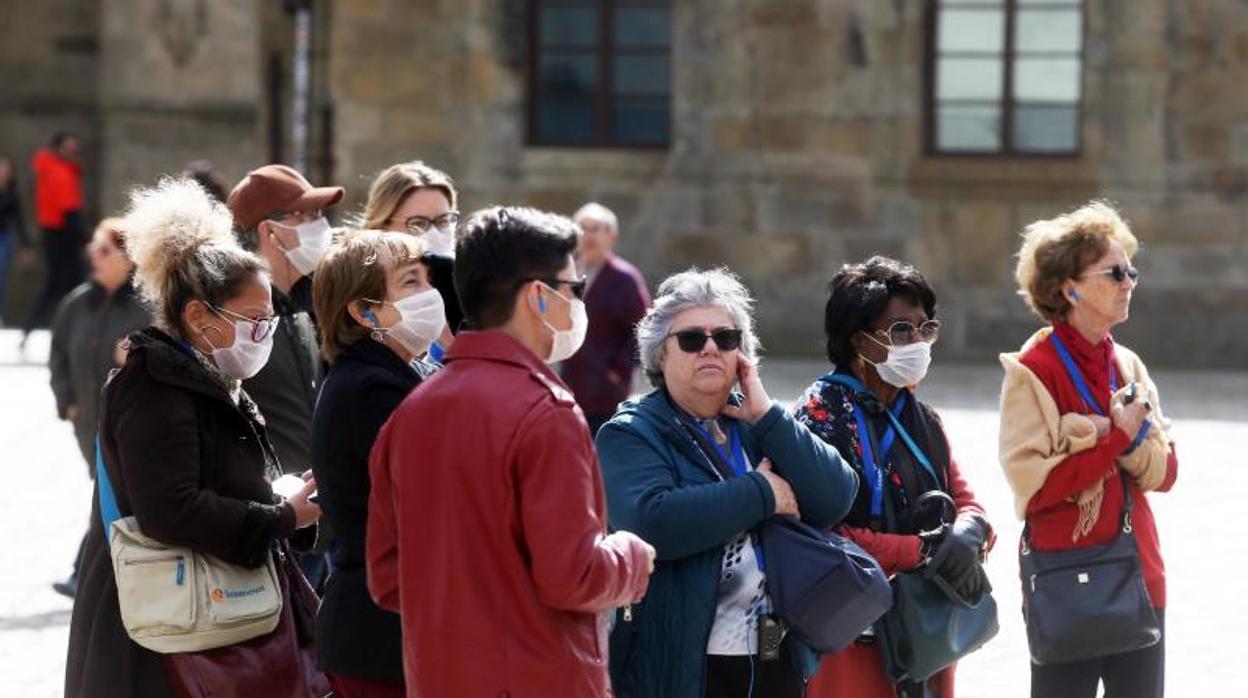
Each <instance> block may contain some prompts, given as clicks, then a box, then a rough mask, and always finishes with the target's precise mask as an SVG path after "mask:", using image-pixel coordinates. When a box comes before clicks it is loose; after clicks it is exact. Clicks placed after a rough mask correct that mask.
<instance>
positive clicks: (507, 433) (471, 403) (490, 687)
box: [367, 207, 654, 698]
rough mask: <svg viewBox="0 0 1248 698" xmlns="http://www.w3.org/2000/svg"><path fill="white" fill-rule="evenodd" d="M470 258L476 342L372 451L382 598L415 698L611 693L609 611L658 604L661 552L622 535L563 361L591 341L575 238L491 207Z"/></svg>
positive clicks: (469, 336) (371, 527)
mask: <svg viewBox="0 0 1248 698" xmlns="http://www.w3.org/2000/svg"><path fill="white" fill-rule="evenodd" d="M457 247H458V250H457V252H458V258H457V263H456V266H455V286H456V288H458V289H459V291H460V296H459V297H460V302H461V303H462V304H463V309H464V314H465V316H466V317H467V319H468V322H469V323H471V326H472V327H473V331H471V332H462V333H460V334H459V335H458V336H457V337H456V338H455V343H454V345H452V347H451V350H450V352H449V353H448V354H447V356H446V368H444V369H442V370H441V371H439V372H438V373H436V374H434V375H433V376H432V377H430V378H429V379H428V380H426V381H425V382H424V383H423V384H422V385H421V386H420V388H419V389H417V390H416V391H415V392H414V393H412V395H411V396H410V397H409V398H407V399H406V400H405V401H404V402H403V404H401V405H400V406H399V408H398V409H397V410H395V412H394V414H393V415H392V416H391V417H390V420H389V421H388V422H387V423H386V425H385V426H384V427H383V428H382V430H381V434H380V435H379V436H378V437H377V442H376V444H374V446H373V451H372V455H371V460H370V463H369V472H370V474H371V477H372V491H371V495H370V499H369V505H368V536H367V542H368V585H369V591H370V592H371V593H372V596H373V599H374V600H375V601H376V602H377V603H378V605H380V606H381V607H382V608H388V609H390V610H394V611H399V612H400V614H401V615H402V623H403V653H404V669H405V672H406V684H407V694H408V695H409V696H499V695H510V696H513V697H514V698H538V697H545V696H568V697H569V698H573V697H584V698H589V697H590V696H593V697H599V696H605V695H608V693H609V690H610V689H609V686H608V680H607V667H606V661H607V657H606V647H607V638H606V625H605V624H604V623H603V622H602V615H601V614H602V612H603V611H606V610H607V609H609V608H612V607H614V606H619V605H621V604H626V603H634V602H636V601H638V600H639V599H640V598H641V597H642V595H644V594H645V592H646V586H647V583H648V580H649V576H650V570H651V567H652V565H653V560H654V549H653V548H652V547H650V545H648V544H647V543H645V542H644V541H642V540H641V539H640V538H638V537H637V536H635V535H633V534H631V533H628V532H627V531H617V532H615V533H611V534H608V533H607V522H606V511H605V504H604V499H603V490H602V476H601V474H600V472H599V470H598V462H597V458H596V457H595V456H594V449H593V444H592V443H591V442H590V437H589V430H588V428H587V427H586V425H585V420H584V418H583V417H582V416H581V412H580V409H579V408H578V407H577V406H576V402H575V401H574V400H573V399H572V395H571V393H569V392H568V390H567V388H566V387H565V386H564V384H563V382H562V381H560V380H559V378H558V376H556V375H555V374H554V372H553V371H551V369H550V367H549V366H548V364H550V363H553V362H556V361H562V360H564V359H567V358H568V357H569V356H571V355H572V354H574V353H575V352H576V350H577V349H578V348H580V344H581V341H582V340H583V339H584V336H585V334H584V332H585V310H584V306H583V304H582V301H581V300H580V296H581V295H582V293H583V291H584V281H583V280H581V279H580V278H578V277H577V276H576V265H575V264H574V263H573V260H572V253H573V251H574V250H575V248H576V229H575V227H574V225H573V223H572V222H571V221H569V220H568V219H566V218H563V217H560V216H555V215H552V214H548V213H542V212H539V211H536V210H533V209H527V208H512V207H504V208H493V209H487V210H484V211H480V212H478V213H477V214H475V215H474V216H473V217H472V218H471V219H470V220H469V221H468V223H467V225H466V227H465V229H464V231H463V234H462V235H461V237H460V239H459V243H458V245H457Z"/></svg>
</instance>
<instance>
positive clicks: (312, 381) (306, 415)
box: [226, 165, 343, 589]
mask: <svg viewBox="0 0 1248 698" xmlns="http://www.w3.org/2000/svg"><path fill="white" fill-rule="evenodd" d="M342 196H343V189H342V187H313V186H312V185H311V184H309V183H308V180H306V179H304V177H303V175H301V174H299V173H298V172H296V171H295V170H293V169H291V168H290V167H287V166H285V165H265V166H264V167H261V168H258V169H256V170H252V171H251V172H250V173H248V174H247V176H245V177H243V179H242V181H240V182H239V183H238V184H237V185H236V186H235V187H234V191H232V192H230V196H229V199H228V200H227V202H226V203H227V205H228V206H229V208H230V213H231V214H233V216H234V227H235V229H236V230H237V231H238V234H239V239H240V241H241V242H242V244H243V246H244V247H246V248H248V249H251V250H254V251H256V252H257V253H258V254H259V255H260V256H261V257H263V258H264V260H265V262H267V263H268V265H269V273H270V274H271V275H272V282H273V312H274V315H275V316H276V317H278V318H280V322H279V323H278V325H277V329H276V331H275V332H274V333H273V352H272V354H271V355H270V357H269V362H268V363H267V364H265V366H264V368H263V369H261V370H260V372H259V373H257V374H256V375H255V376H253V377H252V378H249V379H247V380H245V381H243V388H244V389H245V390H246V391H247V394H248V395H250V396H251V398H252V399H253V400H255V401H256V405H258V406H259V407H260V413H261V414H262V415H263V416H264V420H265V428H266V430H267V431H268V436H269V440H270V441H271V442H272V443H273V448H274V450H276V451H277V457H278V459H279V461H280V462H281V464H282V470H283V471H285V472H287V473H296V474H297V473H302V472H303V471H305V470H307V469H309V468H310V467H311V466H312V410H313V408H314V407H315V406H316V392H317V389H318V388H319V386H320V383H321V377H322V363H321V358H320V353H319V350H318V347H319V338H318V337H319V333H318V331H317V327H316V317H315V315H314V313H313V311H312V272H313V271H314V270H315V269H316V265H317V263H318V262H320V261H321V257H323V256H324V255H325V252H326V251H327V250H328V249H329V245H330V241H331V240H330V238H331V232H330V227H329V221H327V220H326V219H325V214H324V209H326V208H328V207H330V206H333V205H334V204H337V203H338V202H339V201H341V200H342ZM318 547H320V546H319V545H318ZM303 558H304V559H303V567H304V572H305V573H307V575H308V580H309V581H311V582H312V585H313V586H315V587H317V588H318V589H319V588H320V584H321V582H322V581H323V578H324V563H323V556H321V555H307V556H303Z"/></svg>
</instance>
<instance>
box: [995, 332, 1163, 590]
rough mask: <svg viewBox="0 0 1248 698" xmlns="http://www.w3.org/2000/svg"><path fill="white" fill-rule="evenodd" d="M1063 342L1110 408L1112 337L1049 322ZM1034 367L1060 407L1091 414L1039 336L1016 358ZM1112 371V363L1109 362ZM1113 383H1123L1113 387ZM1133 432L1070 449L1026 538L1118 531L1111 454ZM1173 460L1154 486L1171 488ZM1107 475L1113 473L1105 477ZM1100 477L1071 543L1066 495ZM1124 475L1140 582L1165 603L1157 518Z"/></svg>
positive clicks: (1063, 543) (1118, 500)
mask: <svg viewBox="0 0 1248 698" xmlns="http://www.w3.org/2000/svg"><path fill="white" fill-rule="evenodd" d="M1053 331H1054V332H1057V333H1058V336H1059V337H1060V338H1061V340H1062V343H1063V344H1064V345H1065V346H1066V348H1067V350H1068V351H1069V352H1070V355H1071V357H1072V358H1073V359H1074V361H1075V364H1076V365H1077V366H1078V367H1079V370H1080V371H1081V372H1082V373H1083V376H1084V379H1085V380H1086V381H1087V383H1088V390H1089V391H1090V392H1091V393H1092V396H1093V397H1094V398H1096V399H1097V400H1098V401H1099V402H1100V408H1101V410H1102V411H1104V413H1105V414H1106V415H1108V414H1109V411H1108V408H1109V397H1110V395H1111V391H1110V379H1109V366H1110V362H1111V361H1112V360H1113V358H1114V341H1113V339H1112V338H1106V339H1105V340H1104V341H1102V342H1101V343H1099V344H1097V345H1095V346H1094V345H1093V344H1092V343H1091V342H1089V341H1088V340H1087V339H1084V337H1083V335H1081V334H1079V332H1077V331H1076V330H1074V329H1073V328H1072V327H1071V326H1070V325H1067V324H1065V323H1061V322H1058V323H1054V324H1053ZM1019 361H1020V362H1022V364H1023V365H1024V366H1026V367H1027V368H1028V369H1029V370H1030V371H1031V372H1032V373H1034V374H1035V375H1036V377H1037V378H1039V379H1040V381H1041V382H1042V383H1044V385H1045V387H1046V388H1048V389H1049V394H1050V395H1052V396H1053V401H1054V402H1056V403H1057V409H1058V411H1059V412H1061V413H1063V414H1065V413H1067V412H1078V413H1080V414H1089V413H1092V412H1091V410H1089V409H1088V408H1087V407H1086V406H1085V405H1084V402H1083V398H1082V397H1081V396H1080V395H1079V391H1078V389H1076V388H1075V384H1074V382H1073V381H1072V380H1071V379H1070V377H1069V376H1068V375H1067V373H1066V367H1065V366H1064V365H1063V364H1062V360H1061V357H1060V356H1058V353H1057V349H1056V348H1054V346H1053V343H1052V342H1050V341H1043V342H1037V343H1036V344H1035V345H1033V346H1032V347H1031V348H1029V349H1028V350H1027V351H1025V352H1024V353H1023V354H1022V356H1020V357H1019ZM1115 371H1116V372H1117V368H1115ZM1118 387H1120V388H1121V387H1122V386H1121V385H1119V386H1118ZM1134 437H1135V435H1134V434H1131V435H1127V434H1126V433H1124V432H1123V431H1122V430H1121V429H1117V428H1114V429H1110V432H1109V434H1108V435H1106V436H1105V437H1104V438H1102V439H1101V440H1100V441H1098V442H1097V444H1096V446H1094V447H1093V448H1090V449H1088V450H1086V451H1081V452H1079V453H1076V454H1074V455H1072V456H1070V457H1068V458H1067V459H1066V460H1064V461H1062V462H1061V463H1059V464H1058V465H1057V466H1056V467H1054V468H1053V470H1052V471H1050V472H1049V474H1048V477H1046V478H1045V481H1044V485H1043V486H1041V488H1040V491H1039V492H1037V493H1036V494H1035V496H1033V497H1032V498H1031V500H1030V501H1029V502H1028V503H1027V523H1028V524H1029V525H1030V526H1031V544H1032V547H1033V548H1034V549H1036V550H1063V549H1067V548H1076V547H1087V546H1092V545H1099V544H1101V543H1108V542H1109V541H1110V540H1112V539H1113V538H1114V536H1116V535H1118V530H1119V523H1120V522H1121V521H1122V508H1123V498H1122V485H1121V484H1120V483H1121V481H1120V480H1119V478H1118V477H1117V471H1118V466H1117V459H1118V457H1119V456H1120V455H1122V453H1123V451H1126V450H1127V449H1128V448H1130V446H1131V441H1132V439H1133V438H1134ZM1178 468H1179V463H1178V458H1177V457H1176V456H1175V452H1174V450H1173V449H1171V451H1170V455H1169V458H1168V460H1167V462H1166V477H1165V480H1164V481H1163V482H1162V484H1161V486H1160V487H1158V488H1157V491H1158V492H1166V491H1169V490H1170V488H1171V487H1173V486H1174V481H1175V478H1176V477H1177V476H1178ZM1111 476H1112V477H1111ZM1098 479H1104V480H1105V496H1104V500H1103V501H1102V503H1101V514H1100V517H1099V518H1097V520H1096V523H1095V524H1094V525H1093V526H1092V530H1091V531H1090V532H1089V533H1088V535H1086V536H1083V537H1081V538H1080V539H1079V540H1078V541H1076V542H1072V541H1071V532H1072V531H1074V529H1075V524H1076V523H1077V522H1078V520H1079V505H1078V504H1076V503H1075V502H1074V501H1072V497H1074V496H1075V495H1077V494H1078V493H1079V492H1082V491H1083V490H1085V489H1087V488H1088V487H1090V486H1092V485H1093V484H1095V483H1096V481H1097V480H1098ZM1128 480H1129V481H1130V483H1131V484H1130V487H1129V491H1130V493H1131V498H1132V501H1133V502H1134V503H1135V512H1134V514H1133V515H1132V526H1133V528H1134V531H1135V539H1136V544H1137V547H1138V548H1139V551H1140V562H1141V566H1142V568H1143V572H1144V585H1145V586H1146V587H1147V588H1148V596H1149V599H1150V600H1151V601H1152V603H1153V605H1154V606H1156V607H1157V608H1165V606H1166V565H1165V562H1164V561H1163V560H1162V557H1161V542H1160V540H1159V539H1158V537H1157V524H1156V522H1155V521H1154V519H1153V510H1152V509H1151V508H1150V507H1149V505H1148V498H1147V497H1145V496H1144V493H1143V492H1142V491H1141V490H1140V488H1139V487H1138V486H1136V484H1135V482H1134V481H1133V480H1131V479H1130V478H1128Z"/></svg>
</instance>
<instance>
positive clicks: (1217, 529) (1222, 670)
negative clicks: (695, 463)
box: [0, 330, 1248, 698]
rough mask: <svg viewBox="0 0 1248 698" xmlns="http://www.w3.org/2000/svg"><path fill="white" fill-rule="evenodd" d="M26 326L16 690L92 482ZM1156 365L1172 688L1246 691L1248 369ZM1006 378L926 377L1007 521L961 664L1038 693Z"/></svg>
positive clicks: (63, 617)
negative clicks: (1173, 477)
mask: <svg viewBox="0 0 1248 698" xmlns="http://www.w3.org/2000/svg"><path fill="white" fill-rule="evenodd" d="M17 339H18V336H17V334H16V332H14V331H11V330H0V467H2V468H3V477H4V480H5V487H4V488H2V489H0V530H2V531H4V532H5V534H6V540H7V541H8V543H6V544H5V548H6V551H5V555H4V560H5V564H4V573H3V574H2V575H0V677H3V684H4V688H3V689H2V690H0V694H3V695H5V696H21V697H22V698H43V697H49V696H56V695H60V693H61V683H62V676H63V673H64V667H65V645H66V640H67V637H68V633H69V618H70V608H71V605H70V602H69V600H67V599H65V598H63V597H61V596H58V595H57V594H55V593H54V592H53V591H52V590H51V588H50V587H49V584H50V583H51V582H52V581H53V580H55V579H59V578H62V577H64V576H65V575H66V574H68V572H69V570H70V564H71V560H72V557H73V555H74V552H75V550H76V547H77V545H78V540H79V538H80V536H81V535H82V531H83V529H84V527H85V526H86V522H87V516H88V514H89V511H90V497H91V486H90V481H89V480H88V479H87V474H86V472H87V471H86V466H85V464H84V463H83V462H82V459H81V456H80V455H79V454H78V449H77V447H76V445H75V444H74V440H73V437H72V434H71V430H70V427H69V425H68V424H66V423H63V422H59V421H58V420H57V419H56V415H55V408H54V403H53V400H52V395H51V392H50V391H49V389H48V372H47V369H46V366H45V364H46V356H47V346H48V338H47V335H46V333H36V334H35V335H34V336H33V337H32V339H31V342H30V346H29V347H28V348H27V351H26V353H25V355H24V356H23V355H21V354H19V353H18V352H17V351H16V344H17ZM938 360H939V359H938ZM823 368H824V367H823V365H822V364H821V363H819V362H816V361H807V360H781V359H770V360H767V361H766V362H765V363H764V366H763V379H764V382H765V384H766V385H767V387H768V390H769V392H770V393H771V395H772V397H775V398H777V399H782V400H788V401H791V400H793V399H794V398H795V397H796V396H797V395H798V394H799V393H800V391H801V390H802V388H803V387H804V386H805V385H806V384H807V383H808V382H809V381H810V379H811V378H812V377H814V376H816V375H818V374H819V373H820V372H821V371H822V370H823ZM1154 373H1155V376H1154V377H1155V378H1156V380H1157V383H1158V385H1159V386H1160V389H1161V391H1162V395H1163V403H1164V406H1165V408H1166V410H1167V412H1168V413H1169V414H1170V416H1171V417H1173V418H1174V436H1175V439H1176V440H1177V442H1178V444H1179V458H1180V473H1179V480H1178V484H1177V486H1176V487H1175V490H1174V491H1173V492H1171V493H1169V494H1166V495H1155V496H1154V497H1153V499H1152V502H1153V508H1154V511H1155V512H1156V515H1157V519H1158V524H1159V526H1160V530H1161V537H1162V545H1163V548H1164V550H1165V553H1166V562H1167V568H1168V570H1169V574H1168V578H1169V596H1170V608H1169V610H1168V613H1167V630H1168V636H1167V640H1166V645H1167V655H1168V666H1167V674H1168V677H1167V678H1168V680H1167V684H1168V689H1169V693H1168V694H1169V695H1170V696H1177V697H1179V698H1197V697H1203V696H1231V695H1244V693H1243V690H1242V689H1235V688H1234V687H1233V686H1234V685H1237V684H1239V683H1242V682H1240V681H1238V680H1237V679H1236V677H1237V676H1238V669H1239V668H1242V667H1240V666H1239V663H1240V662H1245V661H1248V650H1246V649H1245V643H1244V642H1243V640H1242V635H1241V632H1243V630H1242V629H1243V627H1244V624H1245V622H1248V595H1246V594H1245V593H1244V591H1245V588H1246V586H1248V585H1246V583H1245V581H1244V579H1245V577H1244V576H1243V574H1244V572H1245V570H1246V568H1248V564H1246V562H1245V560H1246V559H1248V555H1246V553H1248V543H1246V541H1245V534H1244V533H1243V530H1244V525H1243V519H1244V516H1245V514H1244V510H1245V507H1244V505H1243V500H1244V498H1245V497H1246V496H1248V467H1245V466H1248V458H1246V457H1245V455H1244V453H1245V451H1246V450H1248V373H1227V372H1218V373H1213V372H1187V371H1166V370H1156V371H1155V372H1154ZM999 380H1000V371H999V369H998V367H997V366H996V365H995V364H985V365H980V366H951V365H946V364H943V363H937V364H936V365H935V366H934V368H933V371H932V375H931V378H930V379H929V380H928V382H927V383H925V385H924V387H923V389H922V397H923V398H924V399H925V400H928V401H929V402H931V403H932V404H934V405H935V406H936V407H937V408H938V409H939V410H940V412H941V414H942V416H943V417H944V422H945V425H946V428H947V430H948V432H949V436H950V441H951V443H952V444H953V448H954V451H955V456H956V457H957V458H958V460H959V462H960V464H961V466H962V470H963V472H964V473H965V474H966V476H967V478H968V479H969V480H970V483H971V485H972V487H973V488H974V489H975V490H976V492H977V493H978V494H979V496H980V499H981V501H982V502H983V503H984V504H985V506H986V507H987V508H988V512H989V516H990V517H991V519H992V521H993V523H994V525H995V526H996V529H997V533H998V535H999V537H1000V539H999V542H998V545H997V549H996V551H995V553H994V554H993V555H992V556H991V557H990V559H989V573H990V576H991V578H992V581H993V584H994V585H995V587H996V597H997V601H998V604H999V605H1000V609H1001V634H1000V635H999V636H998V637H997V638H996V639H995V640H994V641H993V642H992V643H990V644H989V645H988V646H987V647H985V648H984V649H983V650H982V651H980V652H979V653H977V654H975V655H973V656H972V657H970V658H969V659H967V660H966V661H965V662H963V663H962V665H961V666H960V668H959V670H958V676H959V680H958V684H959V693H958V695H959V696H961V697H962V698H998V697H1012V696H1026V695H1027V689H1028V670H1027V647H1026V639H1025V637H1024V632H1023V625H1022V618H1021V615H1020V613H1019V610H1018V609H1019V588H1018V582H1017V579H1018V567H1017V560H1016V557H1015V554H1014V551H1015V545H1016V542H1017V540H1018V534H1019V530H1020V524H1019V522H1017V521H1016V520H1015V519H1014V517H1013V515H1012V513H1011V512H1012V505H1011V500H1010V495H1009V491H1008V489H1007V487H1006V485H1005V481H1004V479H1003V478H1002V477H1001V474H1000V471H999V467H998V465H997V461H996V448H997V414H996V402H997V391H998V387H999ZM1232 681H1235V682H1236V683H1234V684H1233V683H1232Z"/></svg>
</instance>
